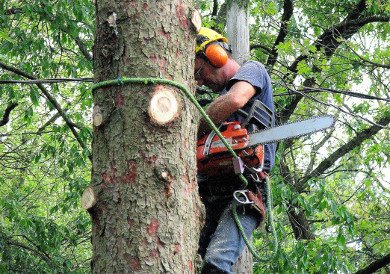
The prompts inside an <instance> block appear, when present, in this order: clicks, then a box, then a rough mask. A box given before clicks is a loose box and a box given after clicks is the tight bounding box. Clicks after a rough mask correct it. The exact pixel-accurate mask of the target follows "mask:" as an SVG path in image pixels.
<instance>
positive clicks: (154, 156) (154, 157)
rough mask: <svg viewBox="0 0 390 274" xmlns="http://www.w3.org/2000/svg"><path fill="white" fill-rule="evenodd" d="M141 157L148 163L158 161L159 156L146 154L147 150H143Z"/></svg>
mask: <svg viewBox="0 0 390 274" xmlns="http://www.w3.org/2000/svg"><path fill="white" fill-rule="evenodd" d="M140 154H141V158H142V159H143V160H144V161H145V162H146V163H148V164H154V163H155V162H156V161H157V156H156V155H152V156H146V155H145V152H143V151H141V153H140Z"/></svg>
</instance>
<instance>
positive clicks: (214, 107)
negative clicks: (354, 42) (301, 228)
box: [195, 28, 275, 273]
mask: <svg viewBox="0 0 390 274" xmlns="http://www.w3.org/2000/svg"><path fill="white" fill-rule="evenodd" d="M227 42H228V41H227V39H226V38H225V37H223V36H222V35H220V34H219V33H217V32H215V31H213V30H211V29H208V28H201V30H200V32H199V34H198V36H197V38H196V48H195V53H196V58H195V80H196V81H197V83H198V85H199V86H202V85H205V86H207V87H209V88H210V89H212V90H213V91H214V92H216V93H218V94H219V96H218V98H217V99H216V100H214V101H213V102H212V103H211V104H210V105H209V106H208V108H207V110H206V113H207V114H208V115H209V117H210V118H211V120H212V121H213V122H214V123H215V124H217V125H218V124H221V123H223V122H231V121H238V122H240V123H242V124H245V128H247V130H248V132H251V131H254V130H259V129H262V128H265V127H269V126H273V125H274V114H273V112H274V104H273V98H272V87H271V80H270V77H269V75H268V73H267V71H266V70H265V68H264V66H263V65H262V64H261V63H259V62H256V61H248V62H246V63H244V64H243V65H242V66H240V65H239V64H238V63H237V62H236V61H235V60H233V59H232V56H231V50H230V47H229V45H228V44H227ZM254 105H257V106H258V107H259V106H260V108H258V109H257V112H255V113H256V114H251V113H252V112H253V111H251V110H253V108H254ZM251 115H252V116H251ZM248 116H249V117H248ZM253 116H254V117H253ZM252 118H254V119H252ZM210 131H211V129H210V128H209V126H208V124H207V123H206V122H205V121H204V120H203V119H202V120H201V121H200V125H199V130H198V138H201V137H203V136H205V135H206V134H209V133H210ZM263 149H264V163H263V166H261V167H259V166H255V167H251V168H250V171H245V173H244V175H245V177H246V178H247V179H248V181H249V188H250V190H251V191H252V193H253V194H254V196H255V198H256V199H252V200H256V201H257V207H258V210H253V208H249V207H248V206H245V205H239V206H238V208H237V213H238V216H239V220H240V222H241V224H242V226H243V228H244V232H245V234H246V235H247V237H248V238H250V237H251V235H252V232H253V231H254V230H255V229H256V227H258V226H259V224H260V223H261V222H262V221H263V220H264V218H265V199H266V197H265V196H266V195H265V189H264V187H265V186H264V181H263V180H262V179H261V177H260V176H259V174H260V175H263V174H264V172H266V173H268V172H269V171H270V170H271V168H272V166H273V165H274V161H275V144H267V145H264V147H263ZM198 173H199V172H198ZM222 173H223V172H222ZM198 184H199V193H200V196H201V198H202V201H203V203H204V205H205V208H206V220H205V225H204V227H203V229H202V232H201V236H200V240H199V254H200V255H201V256H202V258H203V261H204V266H203V269H202V273H233V272H232V266H233V264H234V263H235V262H236V261H237V259H238V257H239V256H240V254H241V252H242V251H243V249H244V245H245V242H244V240H243V237H242V235H241V234H240V231H239V229H238V228H237V226H236V224H235V222H234V219H233V217H232V214H231V208H232V201H233V199H234V198H233V193H234V191H235V190H237V189H240V186H241V182H240V181H239V179H238V177H237V176H236V175H235V174H234V173H229V172H228V173H226V174H219V175H210V174H198ZM248 196H249V195H248Z"/></svg>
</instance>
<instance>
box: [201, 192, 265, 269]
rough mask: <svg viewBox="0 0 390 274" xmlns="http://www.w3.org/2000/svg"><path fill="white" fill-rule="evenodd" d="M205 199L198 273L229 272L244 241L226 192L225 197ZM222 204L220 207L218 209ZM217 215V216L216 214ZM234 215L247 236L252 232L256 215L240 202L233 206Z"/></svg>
mask: <svg viewBox="0 0 390 274" xmlns="http://www.w3.org/2000/svg"><path fill="white" fill-rule="evenodd" d="M213 198H216V197H213ZM207 200H208V199H207V198H206V199H205V206H206V224H205V227H204V229H203V231H202V234H201V238H200V249H199V251H200V252H199V253H200V254H201V255H202V256H203V257H204V268H203V271H202V273H233V271H232V267H233V265H234V264H235V262H236V261H237V259H238V257H239V256H240V254H241V253H242V251H243V249H244V246H245V242H244V239H243V237H242V235H241V232H240V231H239V229H238V228H237V225H236V223H235V221H234V219H233V216H232V198H231V196H230V197H229V200H227V199H221V200H218V199H216V200H214V201H212V202H208V201H207ZM222 206H224V210H223V211H218V210H220V208H221V207H222ZM218 213H219V214H218ZM221 213H222V214H221ZM218 215H220V217H219V218H216V217H218ZM237 215H238V217H239V220H240V222H241V225H242V226H243V228H244V232H245V235H246V236H247V238H248V239H250V237H251V236H252V232H253V231H254V230H255V229H256V227H257V226H258V225H259V222H260V220H259V217H258V216H257V215H255V214H253V212H250V211H249V210H248V209H247V208H244V207H243V206H237ZM215 226H216V228H215ZM214 228H215V231H214V232H213V230H214ZM205 247H207V248H205ZM202 253H203V254H202Z"/></svg>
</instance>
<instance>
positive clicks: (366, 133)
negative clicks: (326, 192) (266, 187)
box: [297, 112, 390, 192]
mask: <svg viewBox="0 0 390 274" xmlns="http://www.w3.org/2000/svg"><path fill="white" fill-rule="evenodd" d="M389 122H390V113H389V112H388V113H387V115H386V116H385V117H383V118H381V119H380V120H379V121H378V122H377V124H380V125H382V126H387V125H388V124H389ZM382 128H383V127H381V126H378V125H373V126H371V127H369V128H367V129H365V130H363V131H361V132H360V133H358V134H357V135H356V136H355V137H354V138H352V139H351V140H350V141H349V142H348V143H346V144H344V145H343V146H341V147H339V148H338V149H337V150H336V151H335V152H333V153H332V154H331V155H329V157H328V158H326V159H325V160H323V161H322V162H321V163H320V164H319V165H318V166H317V168H316V169H314V170H313V171H312V172H311V173H310V174H308V175H307V176H305V177H303V178H302V179H301V180H300V181H299V182H298V184H297V190H298V192H299V191H303V189H304V188H305V187H306V183H307V182H308V181H309V180H310V179H312V178H315V177H318V176H319V175H321V174H323V173H324V172H325V171H326V170H327V169H328V168H329V167H331V166H332V165H333V164H334V163H335V162H336V161H337V160H338V159H340V158H341V157H343V156H344V155H346V154H347V153H349V152H350V151H351V150H353V149H355V148H356V147H358V146H360V145H361V144H362V143H363V142H364V141H365V140H367V139H369V138H371V137H372V136H374V135H375V134H376V133H378V131H380V130H381V129H382Z"/></svg>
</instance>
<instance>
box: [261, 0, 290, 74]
mask: <svg viewBox="0 0 390 274" xmlns="http://www.w3.org/2000/svg"><path fill="white" fill-rule="evenodd" d="M293 10H294V7H293V1H292V0H284V4H283V15H282V20H281V24H280V29H279V34H278V36H277V37H276V40H275V42H274V45H273V46H272V49H271V52H270V55H269V56H268V60H267V66H268V67H270V68H272V67H273V66H274V65H275V63H276V59H277V58H278V51H277V49H276V47H277V45H279V44H280V43H283V42H284V40H285V38H286V36H287V34H288V22H289V21H290V18H291V16H292V14H293Z"/></svg>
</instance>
